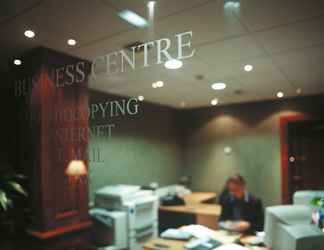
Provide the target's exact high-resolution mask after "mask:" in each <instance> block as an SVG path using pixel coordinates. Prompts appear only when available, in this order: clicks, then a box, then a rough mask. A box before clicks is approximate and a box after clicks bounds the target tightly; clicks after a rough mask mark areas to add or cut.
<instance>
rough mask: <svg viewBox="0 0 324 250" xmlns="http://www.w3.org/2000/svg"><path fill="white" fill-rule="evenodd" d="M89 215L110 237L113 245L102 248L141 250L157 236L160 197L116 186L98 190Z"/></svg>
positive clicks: (139, 188)
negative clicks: (102, 226)
mask: <svg viewBox="0 0 324 250" xmlns="http://www.w3.org/2000/svg"><path fill="white" fill-rule="evenodd" d="M90 215H91V216H92V218H93V219H94V220H97V221H100V222H101V223H102V224H103V225H105V228H106V233H107V234H110V235H111V236H110V237H109V239H110V241H111V242H110V244H109V245H110V246H109V245H108V246H107V247H106V248H104V247H102V248H100V249H104V250H106V249H109V250H110V249H116V250H117V249H118V250H119V249H130V250H139V249H142V245H143V243H145V242H146V241H148V240H150V239H152V238H156V237H157V236H158V197H157V196H156V195H155V194H154V193H153V192H152V191H150V190H141V187H140V186H130V185H115V186H106V187H103V188H101V189H99V190H97V191H96V192H95V208H93V209H91V210H90ZM101 234H102V233H101Z"/></svg>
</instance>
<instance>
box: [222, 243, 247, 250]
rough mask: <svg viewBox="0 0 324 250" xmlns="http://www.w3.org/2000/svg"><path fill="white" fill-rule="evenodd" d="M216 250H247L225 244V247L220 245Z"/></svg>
mask: <svg viewBox="0 0 324 250" xmlns="http://www.w3.org/2000/svg"><path fill="white" fill-rule="evenodd" d="M216 249H217V250H248V248H246V247H242V246H240V245H237V244H227V245H222V246H220V247H217V248H216Z"/></svg>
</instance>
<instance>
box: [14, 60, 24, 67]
mask: <svg viewBox="0 0 324 250" xmlns="http://www.w3.org/2000/svg"><path fill="white" fill-rule="evenodd" d="M14 64H15V65H17V66H19V65H21V64H22V61H21V60H20V59H15V60H14Z"/></svg>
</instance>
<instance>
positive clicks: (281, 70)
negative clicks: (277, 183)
mask: <svg viewBox="0 0 324 250" xmlns="http://www.w3.org/2000/svg"><path fill="white" fill-rule="evenodd" d="M146 3H147V0H118V1H116V0H92V1H89V0H69V1H63V0H62V1H54V0H47V1H36V0H25V1H19V0H11V1H9V0H7V1H2V2H1V4H0V37H1V39H0V60H1V64H2V66H4V65H5V64H6V63H7V62H8V60H9V59H12V58H13V57H15V56H17V55H19V54H20V53H21V52H23V51H26V50H28V49H30V48H33V47H36V46H39V45H42V46H45V47H49V48H53V49H56V50H60V51H64V52H67V53H70V54H73V55H76V56H79V57H83V58H86V59H89V60H92V59H94V58H95V57H97V56H100V55H104V54H106V53H108V52H112V51H115V50H118V49H121V48H123V47H124V46H125V45H126V44H129V43H131V42H136V41H148V40H151V39H157V38H163V37H170V38H172V37H173V36H174V34H176V33H181V32H184V31H189V30H192V31H193V47H194V48H195V49H196V54H195V56H194V57H193V58H191V59H188V60H185V61H184V66H183V68H181V69H179V70H176V71H170V70H166V69H165V68H164V67H163V65H155V66H152V67H149V68H145V69H137V70H136V71H130V70H129V71H127V72H125V73H122V74H119V75H115V76H113V77H110V78H106V77H102V78H97V79H96V80H93V79H92V80H91V84H90V87H91V88H93V89H97V90H101V91H105V92H108V93H113V94H118V95H125V96H138V95H143V96H144V97H145V100H147V101H150V102H153V103H157V104H161V105H167V106H171V107H175V108H179V107H181V106H183V104H182V103H183V102H185V104H186V105H185V106H186V107H187V108H194V107H203V106H209V105H210V100H211V99H213V98H215V97H216V98H218V99H219V102H220V104H229V103H239V102H249V101H258V100H268V99H274V98H275V95H276V92H277V91H279V90H281V91H283V92H284V93H285V95H286V96H296V95H298V94H297V93H296V89H297V88H301V89H302V95H312V94H318V93H324V70H323V65H324V32H323V27H324V0H311V1H310V0H241V8H240V10H239V11H230V10H224V1H223V0H172V1H171V0H169V1H168V0H158V1H157V4H156V12H155V19H154V26H153V27H151V28H149V29H138V28H135V27H133V26H131V25H130V24H128V23H126V22H125V21H123V20H122V19H120V18H119V17H118V15H117V12H118V11H120V10H122V9H130V10H132V11H135V12H136V13H138V14H140V15H142V16H143V17H146V16H147V9H146ZM28 28H29V29H33V30H35V31H36V35H37V36H36V38H35V39H31V40H28V39H26V38H25V37H24V36H23V32H24V30H26V29H28ZM70 37H74V38H76V39H77V41H78V44H77V46H76V47H73V48H71V47H69V46H68V45H67V44H66V40H67V39H68V38H70ZM150 59H154V55H151V58H150ZM245 64H252V65H253V66H254V70H253V71H252V72H249V73H247V72H244V70H243V66H244V65H245ZM197 75H202V76H203V79H202V80H197V79H196V76H197ZM157 80H162V81H164V83H165V86H164V87H163V88H159V89H153V88H152V86H151V85H152V82H155V81H157ZM218 81H221V82H225V83H227V86H228V87H227V88H226V89H225V90H223V91H218V92H216V91H214V90H212V89H211V88H210V85H211V83H213V82H218ZM237 90H240V91H241V94H239V95H238V94H236V92H237Z"/></svg>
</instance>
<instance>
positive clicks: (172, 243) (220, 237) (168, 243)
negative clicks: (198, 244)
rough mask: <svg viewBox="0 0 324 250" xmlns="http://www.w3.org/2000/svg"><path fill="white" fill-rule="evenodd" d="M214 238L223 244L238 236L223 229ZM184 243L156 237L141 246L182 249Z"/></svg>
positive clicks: (156, 248) (145, 248)
mask: <svg viewBox="0 0 324 250" xmlns="http://www.w3.org/2000/svg"><path fill="white" fill-rule="evenodd" d="M248 237H250V238H251V237H254V236H248ZM214 238H215V239H216V240H218V241H220V242H222V243H223V244H229V243H232V242H233V241H235V240H236V239H237V238H238V237H237V236H228V235H227V233H226V232H224V231H215V236H214ZM244 238H247V237H244ZM244 238H242V239H243V241H244ZM186 243H187V242H186V241H179V240H166V239H161V238H157V239H154V240H152V241H150V242H148V243H146V244H145V245H144V246H143V247H144V250H161V249H162V248H161V247H158V246H156V244H161V245H165V246H168V248H163V249H165V250H184V249H185V244H186ZM247 249H250V248H249V247H247ZM215 250H217V248H215ZM258 250H269V249H268V248H264V247H260V248H258Z"/></svg>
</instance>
